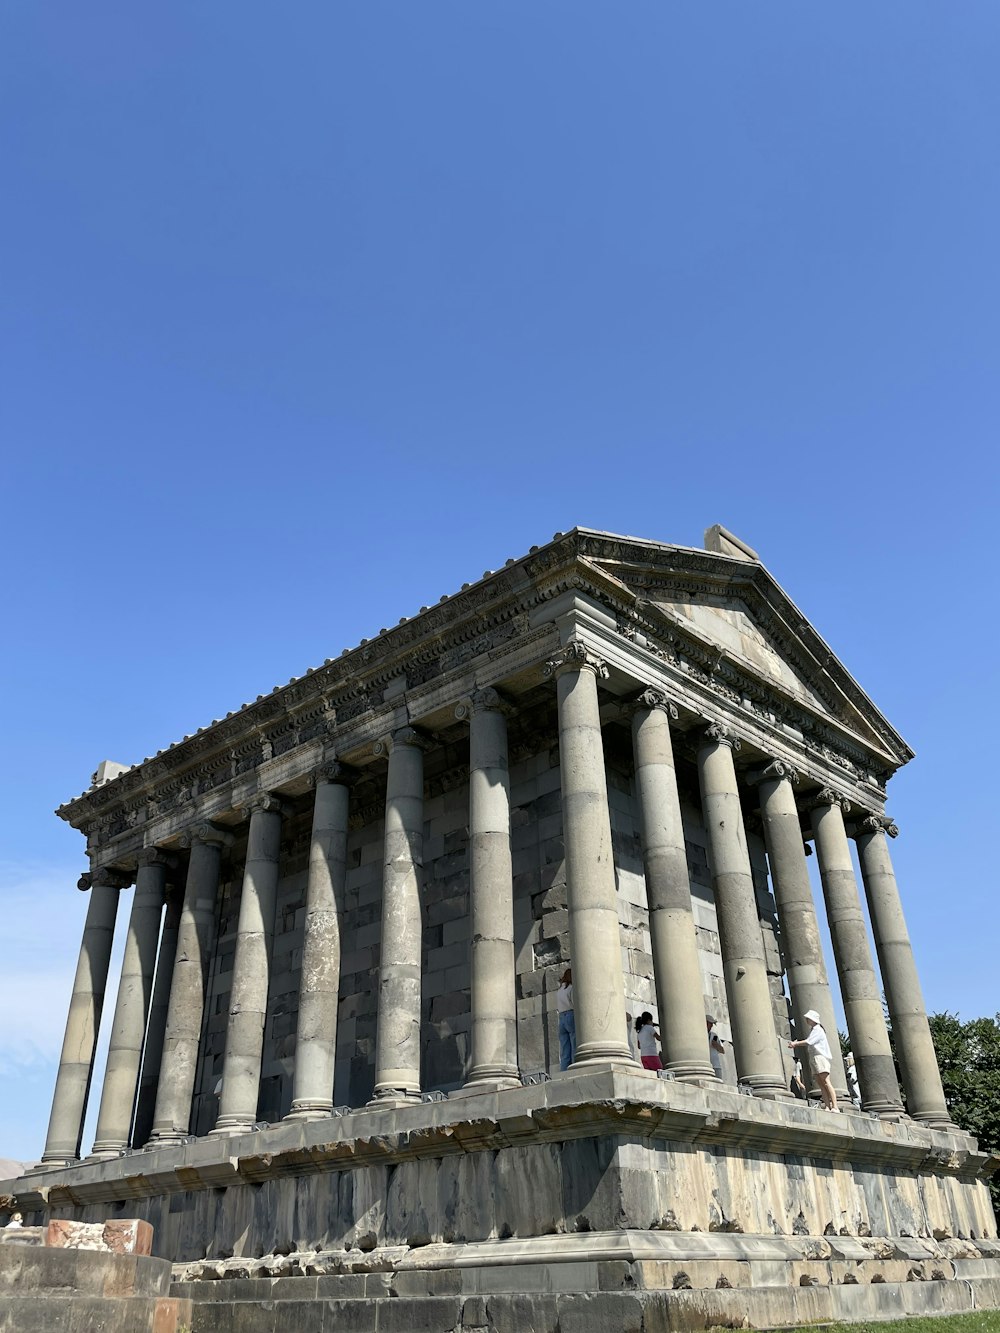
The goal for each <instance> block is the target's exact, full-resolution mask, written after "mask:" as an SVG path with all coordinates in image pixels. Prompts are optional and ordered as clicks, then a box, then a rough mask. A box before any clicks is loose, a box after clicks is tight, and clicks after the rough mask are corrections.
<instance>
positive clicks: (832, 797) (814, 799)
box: [804, 787, 851, 815]
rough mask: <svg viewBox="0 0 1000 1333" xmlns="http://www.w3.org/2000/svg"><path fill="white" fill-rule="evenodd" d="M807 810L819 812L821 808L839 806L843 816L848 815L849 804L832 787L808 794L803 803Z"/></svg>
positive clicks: (844, 797) (845, 798) (840, 793)
mask: <svg viewBox="0 0 1000 1333" xmlns="http://www.w3.org/2000/svg"><path fill="white" fill-rule="evenodd" d="M804 804H805V808H806V809H807V810H819V809H821V808H822V807H823V806H828V805H839V806H840V809H841V811H842V813H843V814H845V815H846V814H849V813H850V810H851V803H850V801H849V800H848V799H847V797H846V796H844V795H843V793H842V792H839V791H837V790H835V788H833V787H821V788H820V789H819V791H814V792H810V794H809V795H808V796H807V797H806V798H805V801H804Z"/></svg>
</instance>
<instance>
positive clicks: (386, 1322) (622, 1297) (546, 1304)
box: [0, 1278, 1000, 1333]
mask: <svg viewBox="0 0 1000 1333" xmlns="http://www.w3.org/2000/svg"><path fill="white" fill-rule="evenodd" d="M308 1281H309V1279H299V1278H284V1279H278V1280H277V1281H276V1282H275V1283H273V1284H272V1285H271V1287H270V1290H269V1291H268V1292H267V1293H260V1294H259V1295H258V1297H257V1298H256V1299H254V1298H253V1297H252V1296H250V1295H249V1294H248V1293H247V1285H246V1281H239V1280H237V1281H235V1282H217V1283H210V1284H203V1285H204V1286H205V1287H206V1288H208V1290H206V1291H205V1293H204V1295H203V1296H199V1299H198V1300H196V1302H195V1303H194V1306H193V1323H192V1329H193V1333H287V1330H294V1333H607V1331H608V1330H611V1329H613V1330H615V1333H695V1331H696V1330H705V1329H712V1328H714V1329H718V1328H719V1327H747V1328H754V1329H774V1328H784V1327H787V1326H788V1325H791V1324H823V1323H831V1322H836V1321H840V1320H846V1321H855V1320H873V1321H881V1320H889V1319H899V1318H901V1317H905V1316H908V1315H932V1314H937V1315H943V1314H957V1313H962V1312H966V1311H971V1310H977V1309H992V1308H995V1307H996V1306H997V1305H998V1304H1000V1280H998V1279H989V1278H987V1279H981V1280H979V1281H978V1282H971V1281H966V1280H958V1279H953V1280H951V1281H933V1282H925V1281H910V1282H881V1283H869V1284H868V1285H861V1284H856V1285H851V1284H846V1285H843V1284H841V1285H835V1284H834V1285H827V1286H823V1285H815V1286H805V1287H801V1286H788V1287H756V1288H742V1289H710V1290H679V1291H669V1292H664V1291H642V1290H636V1291H602V1292H525V1293H521V1294H517V1293H513V1292H510V1293H504V1294H495V1295H477V1296H461V1295H452V1296H440V1295H439V1296H423V1297H420V1296H388V1295H382V1296H379V1297H377V1298H374V1299H373V1298H371V1297H368V1298H365V1297H361V1298H358V1297H354V1298H346V1299H338V1298H336V1297H333V1298H330V1297H327V1296H326V1295H324V1294H319V1295H316V1296H312V1297H310V1298H307V1299H298V1298H297V1292H296V1287H294V1286H291V1285H287V1284H298V1283H303V1282H308ZM321 1281H322V1279H321ZM234 1288H240V1289H241V1290H239V1292H237V1290H230V1289H234ZM299 1290H301V1288H299ZM0 1327H2V1326H0ZM74 1333H75V1331H74Z"/></svg>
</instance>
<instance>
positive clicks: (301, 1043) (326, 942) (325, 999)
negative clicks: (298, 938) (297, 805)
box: [289, 764, 350, 1120]
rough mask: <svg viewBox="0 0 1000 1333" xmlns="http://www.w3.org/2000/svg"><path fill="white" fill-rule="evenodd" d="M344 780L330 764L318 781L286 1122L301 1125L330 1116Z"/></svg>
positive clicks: (343, 869) (343, 874) (343, 868)
mask: <svg viewBox="0 0 1000 1333" xmlns="http://www.w3.org/2000/svg"><path fill="white" fill-rule="evenodd" d="M344 776H345V770H344V769H343V768H342V767H341V765H340V764H331V765H328V766H327V768H326V769H325V770H324V771H322V772H321V773H320V774H319V775H318V776H317V779H316V799H315V803H314V805H313V822H312V841H311V843H310V846H309V878H308V882H307V885H306V919H305V932H304V938H303V942H302V978H301V981H300V983H299V1015H298V1024H297V1028H296V1034H295V1067H294V1071H293V1075H292V1109H291V1111H290V1112H289V1116H290V1117H292V1118H294V1119H299V1120H306V1119H315V1118H318V1117H320V1116H324V1115H329V1113H330V1112H331V1111H332V1110H333V1079H334V1067H335V1063H336V1057H337V1005H338V1001H339V998H340V923H341V920H342V915H343V911H344V887H345V882H346V879H347V831H348V826H347V819H348V809H349V806H350V791H349V789H348V786H347V783H346V781H345V780H344ZM338 779H340V780H338Z"/></svg>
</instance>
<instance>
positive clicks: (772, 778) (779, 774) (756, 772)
mask: <svg viewBox="0 0 1000 1333" xmlns="http://www.w3.org/2000/svg"><path fill="white" fill-rule="evenodd" d="M743 776H744V777H745V778H746V780H747V782H748V783H749V784H750V786H751V787H756V786H757V785H758V784H759V783H761V782H780V781H781V779H782V778H787V780H788V781H789V782H790V783H791V784H792V786H793V787H795V786H797V785H798V784H799V782H801V780H802V779H801V775H800V773H799V770H798V769H797V768H793V767H792V766H791V764H789V763H787V762H786V761H785V760H784V759H772V760H771V762H770V763H769V764H765V765H764V767H763V768H748V769H747V770H746V772H745V773H744V775H743Z"/></svg>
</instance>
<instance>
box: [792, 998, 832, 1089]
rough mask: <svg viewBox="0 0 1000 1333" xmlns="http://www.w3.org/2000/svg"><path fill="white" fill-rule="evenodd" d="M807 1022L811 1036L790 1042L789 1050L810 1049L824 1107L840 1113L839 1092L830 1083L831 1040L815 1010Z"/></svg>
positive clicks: (812, 1010) (811, 1010) (806, 1018)
mask: <svg viewBox="0 0 1000 1333" xmlns="http://www.w3.org/2000/svg"><path fill="white" fill-rule="evenodd" d="M805 1020H806V1022H807V1023H808V1024H809V1036H808V1037H802V1038H800V1040H799V1041H790V1042H789V1043H788V1049H789V1050H790V1051H794V1050H795V1048H796V1046H808V1047H809V1060H810V1063H811V1065H812V1071H813V1073H814V1074H815V1075H816V1082H817V1083H818V1084H819V1095H820V1096H821V1097H822V1098H823V1105H824V1106H825V1107H826V1109H827V1110H828V1111H839V1110H840V1107H839V1106H838V1105H837V1092H836V1089H835V1088H834V1086H833V1084H832V1083H831V1082H830V1062H831V1060H832V1059H833V1052H832V1051H831V1050H830V1039H829V1037H828V1036H827V1035H826V1029H825V1028H824V1027H823V1024H822V1023H821V1022H820V1020H819V1014H818V1013H817V1012H816V1010H815V1009H810V1010H809V1011H808V1013H806V1015H805Z"/></svg>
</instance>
